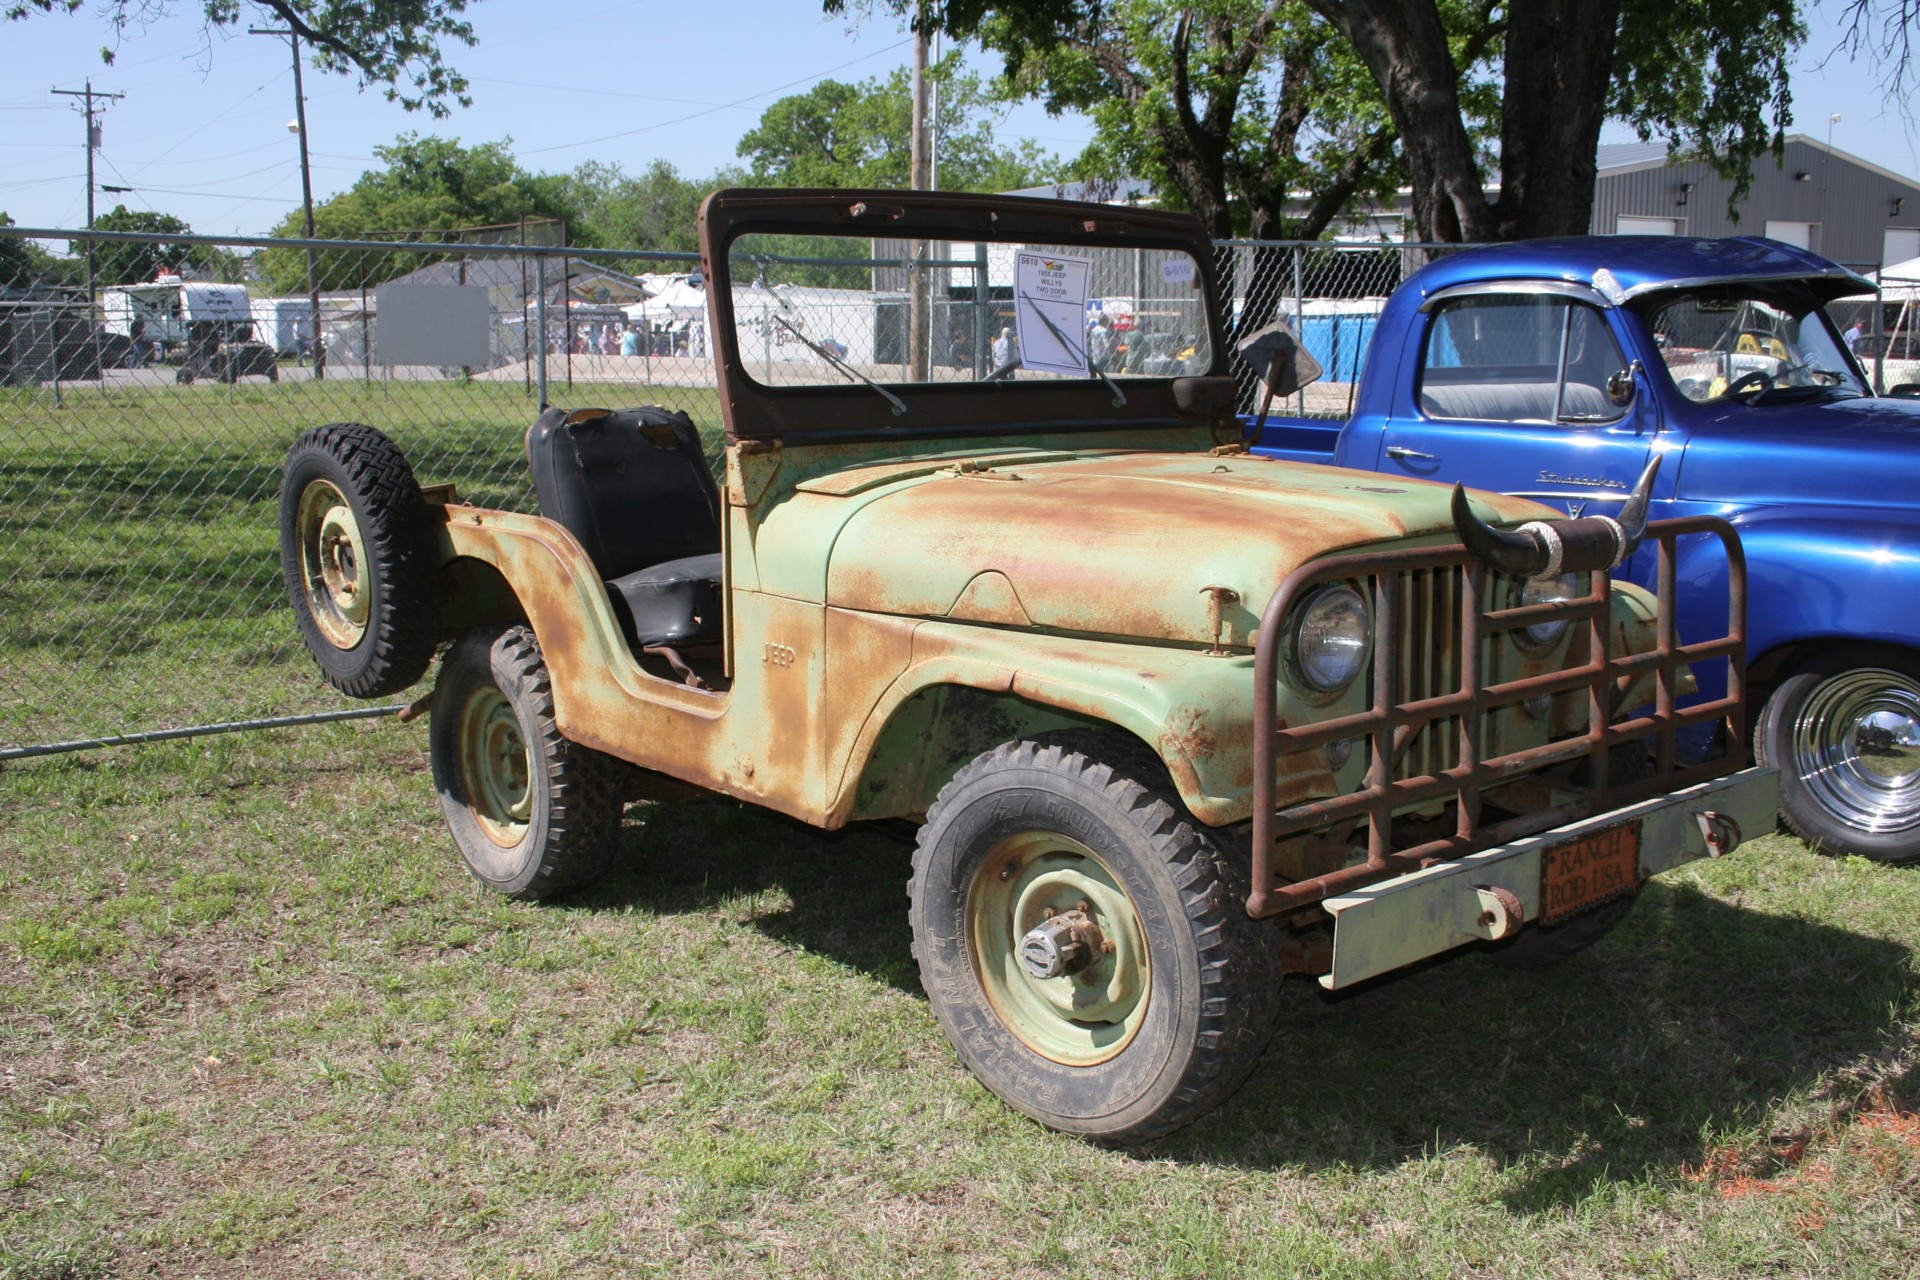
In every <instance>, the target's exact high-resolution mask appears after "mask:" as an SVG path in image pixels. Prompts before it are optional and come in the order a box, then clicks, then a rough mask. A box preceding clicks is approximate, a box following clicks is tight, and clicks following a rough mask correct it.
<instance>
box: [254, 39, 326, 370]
mask: <svg viewBox="0 0 1920 1280" xmlns="http://www.w3.org/2000/svg"><path fill="white" fill-rule="evenodd" d="M247 34H248V35H250V36H285V37H286V38H287V43H288V44H289V45H291V46H292V47H293V129H294V132H295V133H297V134H299V135H300V209H301V212H302V213H304V214H305V215H306V229H307V230H306V236H307V239H309V240H311V239H313V172H312V169H311V168H310V167H309V165H308V162H307V95H306V92H305V90H303V89H302V88H301V86H300V36H299V33H297V32H294V31H281V30H279V29H277V28H270V27H248V28H247ZM307 324H308V326H309V327H310V328H311V330H312V332H311V333H310V334H309V335H308V336H309V338H310V340H311V341H312V343H313V376H314V378H315V379H317V380H323V379H325V378H326V376H327V345H326V342H325V341H324V339H323V338H322V337H321V333H320V279H319V268H318V264H317V263H316V262H315V259H314V255H313V246H312V245H308V246H307Z"/></svg>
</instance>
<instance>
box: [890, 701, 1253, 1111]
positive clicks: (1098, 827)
mask: <svg viewBox="0 0 1920 1280" xmlns="http://www.w3.org/2000/svg"><path fill="white" fill-rule="evenodd" d="M1028 842H1038V844H1029V843H1028ZM1240 843H1244V842H1240ZM1032 847H1039V848H1053V847H1058V848H1059V849H1061V850H1063V851H1064V852H1062V853H1060V854H1057V855H1054V854H1041V855H1038V856H1034V857H1031V858H1029V859H1027V860H1026V861H1025V862H1024V863H1022V862H1021V858H1022V854H1021V853H1020V852H1019V850H1021V849H1024V848H1032ZM1074 848H1078V849H1079V850H1081V851H1084V852H1085V853H1087V854H1090V855H1092V859H1091V861H1087V860H1085V859H1080V860H1079V861H1075V859H1077V858H1078V857H1079V855H1078V854H1075V853H1073V852H1072V850H1073V849H1074ZM1010 851H1011V852H1010ZM1016 864H1019V865H1017V866H1016ZM1063 868H1080V869H1083V870H1086V871H1089V872H1100V871H1104V872H1105V873H1107V876H1108V879H1109V881H1110V883H1111V885H1112V886H1113V887H1114V889H1115V890H1117V891H1118V892H1119V893H1120V894H1122V895H1124V905H1125V906H1126V907H1129V908H1131V910H1132V912H1133V914H1134V925H1135V927H1136V929H1137V932H1136V933H1134V934H1132V935H1128V934H1127V928H1126V922H1125V921H1124V920H1121V919H1119V917H1120V916H1121V915H1122V914H1123V912H1120V911H1110V910H1107V909H1106V908H1105V907H1101V908H1099V910H1098V911H1097V912H1096V914H1097V915H1098V916H1099V918H1100V919H1101V921H1102V927H1103V928H1104V929H1106V931H1107V933H1108V935H1109V941H1112V940H1113V939H1114V938H1115V937H1123V938H1124V937H1125V936H1133V937H1137V938H1138V940H1139V941H1140V943H1141V944H1142V946H1141V947H1140V950H1141V951H1142V953H1143V954H1144V956H1145V957H1146V961H1147V964H1146V974H1145V977H1144V979H1142V980H1141V982H1140V983H1139V986H1140V987H1141V991H1140V993H1139V995H1140V1002H1139V1003H1138V1004H1136V1005H1133V1006H1126V1007H1127V1008H1130V1009H1131V1010H1132V1012H1131V1013H1130V1014H1129V1015H1128V1016H1127V1017H1126V1018H1124V1019H1121V1020H1119V1021H1112V1020H1110V1021H1108V1022H1106V1023H1104V1024H1103V1023H1099V1022H1098V1021H1097V1020H1090V1021H1088V1022H1081V1021H1078V1020H1075V1019H1073V1018H1071V1017H1069V1016H1066V1015H1064V1014H1062V1015H1060V1016H1058V1017H1057V1018H1056V1020H1055V1021H1053V1022H1048V1021H1047V1018H1046V1015H1045V1014H1044V1013H1043V1014H1042V1015H1041V1016H1040V1017H1039V1018H1037V1019H1036V1018H1034V1017H1027V1018H1025V1019H1024V1020H1023V1019H1021V1018H1020V1017H1019V1016H1018V1010H1019V1009H1020V1008H1026V1009H1027V1011H1028V1012H1029V1013H1031V1011H1032V1008H1033V1006H1032V1005H1031V1004H1026V1005H1022V1004H1021V1003H1020V1002H1021V1001H1022V1000H1027V999H1029V998H1030V993H1027V994H1023V993H1025V992H1026V990H1027V989H1026V988H1020V987H1018V985H1017V984H1018V983H1019V982H1020V981H1022V980H1023V978H1022V971H1021V970H1020V969H1019V968H1018V964H1017V961H1013V960H1010V959H1009V957H1008V956H1007V955H1006V954H1004V953H1002V952H1001V951H1000V950H998V949H996V951H995V954H994V955H992V956H984V955H983V953H982V947H981V940H982V939H983V938H985V937H989V936H997V937H1000V938H1011V939H1012V940H1013V943H1014V947H1015V948H1016V949H1017V947H1018V943H1019V939H1020V937H1021V931H1022V930H1025V929H1030V928H1032V927H1033V924H1034V921H1029V920H1027V919H1025V918H1024V917H1023V916H1022V915H1021V911H1022V908H1023V905H1024V906H1025V908H1026V909H1027V910H1028V911H1030V912H1031V911H1039V910H1041V908H1040V907H1039V906H1037V905H1035V903H1036V902H1038V901H1040V900H1042V899H1044V898H1045V896H1046V893H1047V886H1048V883H1049V882H1048V880H1047V877H1048V876H1049V875H1058V876H1062V877H1064V876H1066V875H1067V871H1066V870H1065V869H1063ZM1247 874H1248V858H1247V854H1246V851H1245V849H1244V848H1237V849H1231V850H1230V849H1229V848H1227V847H1226V846H1225V844H1224V843H1223V842H1222V841H1221V840H1220V839H1218V838H1217V837H1216V835H1215V833H1213V832H1211V831H1209V830H1208V829H1207V828H1205V827H1203V826H1201V825H1200V824H1199V823H1198V822H1196V821H1195V820H1194V819H1193V818H1192V817H1191V816H1190V815H1189V814H1188V813H1187V811H1186V808H1185V806H1184V805H1182V804H1181V802H1180V799H1179V797H1178V795H1177V794H1176V793H1175V792H1174V790H1173V787H1172V785H1171V783H1170V782H1169V780H1168V779H1167V776H1166V771H1165V769H1164V768H1163V767H1162V766H1161V764H1160V762H1159V760H1158V759H1157V758H1155V757H1154V756H1153V755H1152V754H1151V753H1150V752H1148V751H1147V750H1146V749H1145V748H1144V747H1142V746H1140V744H1138V743H1137V742H1135V741H1134V740H1133V739H1131V738H1128V737H1126V736H1125V735H1123V734H1119V733H1109V732H1104V731H1071V732H1066V733H1060V734H1051V735H1043V736H1041V737H1039V738H1037V739H1034V740H1028V741H1021V742H1012V743H1008V744H1006V745H1004V746H1000V747H996V748H994V749H993V750H991V751H989V752H987V753H986V754H984V755H982V756H979V757H978V758H976V759H975V760H973V761H972V762H971V763H969V764H968V765H966V766H965V767H964V768H962V769H961V770H960V772H959V773H958V774H956V775H955V777H954V778H953V780H952V781H951V782H949V783H948V784H947V785H946V786H945V787H943V788H942V789H941V791H940V794H939V797H938V799H937V800H936V801H935V802H934V804H933V807H932V808H931V810H930V811H929V812H928V815H927V822H926V825H925V826H924V827H922V828H921V831H920V834H919V839H918V842H917V847H916V849H915V852H914V858H913V878H912V880H911V881H910V883H909V885H908V895H909V898H910V902H911V906H910V917H911V922H912V927H913V952H914V959H915V960H916V961H917V962H918V964H919V966H920V978H921V983H922V985H923V986H924V987H925V989H926V992H927V998H928V1002H929V1003H930V1005H931V1006H932V1009H933V1013H934V1016H935V1017H936V1018H937V1019H938V1020H939V1022H940V1026H941V1029H942V1030H943V1031H944V1032H945V1033H946V1036H947V1039H948V1040H949V1041H950V1042H951V1043H952V1045H953V1047H954V1050H955V1051H956V1052H957V1053H958V1054H959V1055H960V1057H961V1059H962V1061H964V1062H965V1063H966V1065H967V1067H968V1068H969V1069H970V1070H971V1071H972V1072H973V1073H974V1075H975V1076H976V1077H978V1078H979V1080H980V1081H981V1083H983V1084H985V1085H986V1086H987V1088H989V1089H991V1090H992V1091H993V1092H994V1093H996V1094H998V1095H999V1096H1000V1097H1001V1098H1003V1099H1004V1100H1006V1101H1007V1102H1008V1103H1010V1104H1011V1105H1012V1106H1014V1107H1015V1108H1017V1109H1019V1110H1020V1111H1023V1112H1025V1113H1026V1114H1027V1115H1029V1116H1032V1117H1033V1118H1034V1119H1036V1120H1038V1121H1040V1122H1041V1123H1042V1124H1045V1125H1047V1126H1049V1127H1050V1128H1054V1129H1059V1130H1062V1131H1065V1132H1068V1133H1075V1134H1080V1135H1084V1136H1087V1137H1090V1138H1094V1139H1096V1140H1099V1141H1101V1142H1104V1143H1108V1144H1114V1145H1125V1144H1135V1143H1140V1142H1146V1141H1150V1140H1152V1139H1154V1138H1157V1137H1160V1136H1162V1135H1164V1134H1166V1133H1169V1132H1171V1131H1172V1130H1174V1129H1178V1128H1180V1127H1181V1126H1182V1125H1185V1124H1188V1123H1190V1122H1192V1121H1194V1120H1196V1119H1198V1118H1199V1117H1201V1116H1203V1115H1205V1114H1206V1113H1207V1112H1209V1111H1211V1110H1212V1109H1213V1108H1214V1107H1216V1106H1218V1105H1219V1104H1220V1103H1221V1102H1222V1101H1224V1100H1225V1099H1226V1098H1227V1097H1228V1096H1229V1095H1230V1094H1231V1093H1233V1091H1234V1090H1235V1089H1237V1088H1238V1087H1239V1086H1240V1085H1241V1084H1242V1083H1243V1082H1244V1081H1245V1080H1246V1078H1247V1075H1248V1074H1249V1073H1250V1072H1251V1071H1252V1070H1253V1067H1254V1065H1255V1064H1256V1063H1257V1062H1258V1060H1259V1058H1260V1054H1261V1052H1262V1051H1263V1050H1264V1049H1265V1047H1266V1044H1267V1041H1268V1039H1269V1038H1270V1037H1271V1036H1272V1034H1273V1027H1274V1020H1275V1017H1276V1014H1277V1010H1278V1006H1279V999H1280V980H1281V966H1280V957H1279V942H1280V938H1279V934H1278V931H1277V930H1276V929H1275V928H1274V926H1273V925H1272V923H1271V922H1263V921H1255V920H1253V919H1250V918H1249V917H1248V915H1247V912H1246V897H1247V884H1246V879H1247ZM1062 883H1066V884H1069V885H1070V884H1072V883H1074V882H1073V881H1071V880H1070V879H1063V880H1062ZM1002 884H1005V885H1008V886H1009V887H1007V888H1004V889H1003V888H1000V887H999V886H1001V885H1002ZM1071 892H1073V891H1072V890H1069V894H1070V893H1071ZM1100 892H1101V894H1103V895H1104V896H1103V897H1102V902H1105V903H1108V904H1113V903H1118V902H1120V899H1119V898H1116V897H1115V896H1114V894H1112V893H1109V892H1107V890H1106V889H1105V888H1104V887H1102V889H1101V890H1100ZM1002 895H1005V896H1006V897H1007V898H1008V899H1009V901H1010V905H1009V906H1008V907H1006V908H1005V909H1004V910H1000V911H995V910H994V909H993V908H992V906H991V905H990V904H993V903H996V902H998V901H999V899H1000V897H1001V896H1002ZM1129 945H1130V944H1128V943H1127V942H1125V941H1122V942H1121V943H1120V944H1119V946H1118V949H1117V950H1116V951H1115V952H1113V953H1111V955H1110V957H1109V959H1108V960H1106V961H1102V963H1111V964H1112V965H1113V966H1114V969H1113V970H1112V972H1113V973H1114V974H1115V975H1117V974H1118V966H1119V965H1120V964H1121V963H1122V962H1123V961H1125V960H1126V959H1127V958H1128V954H1129V953H1128V946H1129ZM987 960H991V961H994V962H995V963H994V965H993V967H992V968H991V969H988V968H986V967H985V961H987ZM996 974H997V975H998V976H995V975H996ZM1089 976H1092V977H1096V978H1097V977H1099V976H1100V971H1099V970H1098V969H1097V968H1089V969H1088V970H1087V971H1085V973H1083V974H1081V975H1077V976H1074V975H1070V976H1068V977H1065V978H1054V979H1047V980H1045V981H1044V982H1041V981H1038V980H1035V981H1034V982H1033V989H1034V990H1035V991H1040V992H1043V993H1044V992H1045V991H1046V990H1048V989H1049V988H1048V987H1047V985H1046V984H1047V983H1061V982H1067V983H1071V982H1074V981H1076V980H1085V979H1086V978H1087V977H1089ZM1097 986H1098V989H1099V990H1100V991H1101V992H1103V993H1104V992H1107V991H1110V990H1115V989H1120V984H1118V983H1117V978H1116V980H1114V981H1108V982H1102V983H1099V984H1097ZM1069 989H1070V990H1074V991H1076V992H1077V989H1075V988H1069ZM1053 990H1054V991H1056V993H1057V991H1058V988H1053ZM996 993H997V994H996ZM996 998H997V999H998V1000H999V1001H1000V1002H1001V1004H1005V1005H1007V1006H1008V1007H1009V1008H1012V1009H1014V1010H1015V1014H1014V1015H1013V1016H1010V1015H1009V1014H1007V1013H1003V1012H1002V1010H1001V1008H1000V1007H999V1006H998V1005H997V1004H996ZM1075 998H1076V999H1078V998H1079V995H1078V994H1076V996H1075ZM1042 1007H1044V1005H1043V1006H1042ZM1128 1025H1131V1027H1132V1030H1131V1031H1130V1032H1124V1028H1125V1027H1126V1026H1128ZM1102 1026H1104V1027H1106V1028H1108V1029H1110V1030H1111V1029H1112V1028H1116V1027H1118V1028H1121V1029H1122V1030H1120V1031H1114V1032H1113V1034H1111V1035H1110V1036H1108V1040H1109V1043H1107V1044H1105V1045H1090V1047H1089V1048H1088V1049H1087V1050H1086V1052H1085V1053H1084V1054H1083V1053H1081V1052H1080V1051H1079V1049H1078V1048H1077V1047H1075V1046H1073V1045H1072V1044H1071V1043H1070V1042H1071V1040H1072V1037H1073V1036H1075V1035H1076V1034H1079V1033H1080V1032H1081V1031H1082V1030H1087V1031H1088V1034H1089V1035H1090V1036H1091V1035H1098V1034H1106V1033H1105V1032H1102V1031H1100V1028H1101V1027H1102ZM1036 1028H1037V1030H1036ZM1123 1035H1124V1038H1122V1037H1123ZM1055 1037H1057V1039H1058V1040H1059V1041H1062V1042H1068V1048H1067V1049H1066V1050H1064V1051H1063V1050H1062V1049H1061V1048H1059V1047H1058V1046H1057V1045H1056V1043H1055V1039H1054V1038H1055ZM1115 1042H1117V1043H1118V1045H1119V1047H1118V1048H1117V1049H1115V1048H1114V1047H1113V1043H1115ZM1036 1046H1040V1047H1036ZM1042 1049H1045V1050H1046V1051H1045V1052H1043V1051H1042ZM1101 1054H1108V1055H1110V1056H1106V1057H1105V1058H1104V1059H1102V1060H1097V1061H1091V1060H1082V1061H1079V1062H1074V1061H1070V1060H1069V1059H1073V1058H1075V1057H1081V1058H1083V1059H1090V1058H1095V1057H1098V1056H1099V1055H1101Z"/></svg>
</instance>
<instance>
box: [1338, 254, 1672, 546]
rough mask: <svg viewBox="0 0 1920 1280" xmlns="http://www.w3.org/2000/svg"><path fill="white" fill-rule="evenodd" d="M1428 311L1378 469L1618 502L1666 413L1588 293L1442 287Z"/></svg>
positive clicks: (1573, 506)
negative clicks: (1659, 415)
mask: <svg viewBox="0 0 1920 1280" xmlns="http://www.w3.org/2000/svg"><path fill="white" fill-rule="evenodd" d="M1450 295H1451V296H1450ZM1423 314H1424V317H1425V318H1426V320H1427V325H1426V334H1425V339H1424V341H1423V342H1421V343H1420V348H1419V350H1418V352H1417V356H1416V358H1417V360H1418V365H1417V367H1416V369H1415V370H1414V379H1413V382H1412V385H1411V387H1409V388H1408V389H1407V393H1406V395H1405V396H1403V397H1402V399H1401V402H1400V403H1399V404H1398V405H1397V406H1396V411H1395V413H1394V415H1393V418H1392V420H1391V421H1389V422H1388V424H1387V427H1386V429H1385V431H1384V432H1382V435H1381V456H1380V457H1379V458H1378V459H1377V460H1376V462H1375V467H1376V468H1377V469H1378V470H1379V471H1381V472H1384V473H1386V474H1388V475H1394V474H1399V475H1406V476H1418V477H1420V478H1422V479H1427V480H1443V481H1454V480H1459V481H1463V482H1465V483H1466V484H1468V485H1470V486H1473V487H1476V488H1481V489H1492V490H1495V491H1497V492H1500V493H1510V494H1519V495H1524V496H1526V497H1530V498H1534V499H1537V500H1538V501H1541V502H1544V503H1546V504H1547V505H1549V506H1554V507H1559V508H1561V509H1562V510H1564V511H1566V512H1567V513H1568V514H1569V515H1573V516H1579V515H1606V514H1608V513H1609V512H1611V511H1616V510H1618V509H1619V504H1620V503H1621V502H1623V501H1625V499H1626V497H1627V494H1628V492H1629V491H1630V490H1631V489H1632V487H1633V482H1634V481H1635V480H1636V479H1638V478H1639V475H1640V472H1641V470H1642V469H1643V468H1644V467H1645V466H1646V464H1647V458H1648V455H1649V453H1650V452H1651V449H1652V443H1653V438H1654V432H1655V430H1656V429H1657V420H1656V418H1655V413H1654V408H1653V404H1652V398H1651V397H1650V396H1649V395H1648V394H1647V391H1646V382H1645V379H1644V377H1642V376H1639V375H1638V373H1637V371H1636V370H1634V369H1633V368H1632V367H1631V365H1630V361H1629V360H1628V358H1627V356H1626V354H1625V353H1624V352H1623V351H1622V349H1621V345H1620V342H1619V340H1618V338H1617V337H1616V335H1615V334H1614V332H1613V330H1612V328H1611V327H1610V325H1609V323H1608V321H1609V317H1608V315H1607V314H1606V313H1605V312H1604V311H1603V310H1602V309H1601V307H1599V306H1597V305H1595V302H1594V301H1589V300H1588V297H1587V291H1586V290H1585V289H1583V288H1581V287H1580V286H1577V285H1567V284H1563V283H1561V282H1557V281H1555V282H1542V283H1541V284H1538V285H1529V284H1525V283H1520V284H1516V285H1515V286H1514V288H1513V290H1512V291H1507V290H1504V289H1503V290H1500V291H1490V290H1488V289H1487V288H1485V287H1484V286H1467V289H1466V290H1463V291H1457V292H1456V291H1447V292H1442V293H1440V294H1437V295H1435V297H1434V299H1432V300H1431V301H1429V302H1428V304H1427V307H1426V309H1425V311H1424V313H1423ZM1662 478H1663V479H1666V480H1668V481H1669V483H1670V481H1671V478H1670V477H1662ZM1659 487H1664V486H1659Z"/></svg>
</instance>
